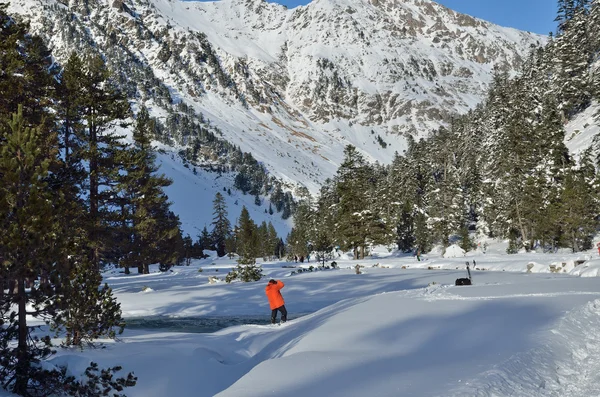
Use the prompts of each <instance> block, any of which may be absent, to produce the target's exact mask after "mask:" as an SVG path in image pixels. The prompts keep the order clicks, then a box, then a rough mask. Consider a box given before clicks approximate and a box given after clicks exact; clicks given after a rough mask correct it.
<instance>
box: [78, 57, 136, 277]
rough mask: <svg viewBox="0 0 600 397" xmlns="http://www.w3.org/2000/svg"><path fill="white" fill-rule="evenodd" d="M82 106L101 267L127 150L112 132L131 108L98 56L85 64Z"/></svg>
mask: <svg viewBox="0 0 600 397" xmlns="http://www.w3.org/2000/svg"><path fill="white" fill-rule="evenodd" d="M84 65H85V68H84V70H85V72H84V73H83V76H82V78H83V81H82V82H81V83H80V84H79V87H81V92H80V94H81V97H80V98H78V103H81V107H82V109H83V119H84V120H85V126H86V131H85V138H84V142H83V145H84V149H83V153H82V159H83V160H85V161H87V163H88V168H89V170H88V181H87V185H86V186H87V200H88V203H89V238H90V248H91V252H90V258H91V260H92V263H93V264H94V265H96V266H99V265H100V261H101V259H102V251H103V250H105V249H106V248H107V246H108V240H109V238H110V233H106V232H107V231H108V230H107V228H106V214H109V213H110V212H111V211H112V210H111V208H112V205H113V204H115V203H111V201H110V200H111V198H112V197H114V195H113V192H112V191H111V188H112V187H114V185H116V184H117V179H118V177H119V167H118V157H119V156H120V155H121V153H122V152H123V149H124V145H123V144H122V143H121V142H120V137H119V136H117V135H115V134H114V133H112V132H111V131H110V128H111V127H112V126H113V125H114V122H115V121H116V120H123V119H124V118H125V117H126V116H127V115H128V114H129V104H128V102H127V100H126V99H125V97H124V96H123V94H122V93H121V92H119V91H118V90H116V89H115V88H114V87H113V86H112V85H111V82H110V72H109V71H108V69H107V68H106V65H105V64H104V61H103V60H102V58H101V57H99V56H95V57H92V58H91V59H88V60H87V62H85V63H84Z"/></svg>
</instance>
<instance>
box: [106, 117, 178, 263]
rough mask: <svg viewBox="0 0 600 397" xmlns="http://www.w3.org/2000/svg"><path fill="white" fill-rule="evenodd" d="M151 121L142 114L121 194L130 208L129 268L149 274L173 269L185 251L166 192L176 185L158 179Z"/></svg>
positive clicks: (166, 179)
mask: <svg viewBox="0 0 600 397" xmlns="http://www.w3.org/2000/svg"><path fill="white" fill-rule="evenodd" d="M149 121H150V117H149V114H148V111H147V109H146V108H145V107H142V108H141V109H140V112H139V113H138V116H137V120H136V125H135V129H134V132H133V139H134V145H133V148H132V149H130V150H129V151H128V152H126V153H125V154H124V155H126V156H127V157H126V161H125V163H126V166H125V169H126V174H125V175H122V176H120V183H119V186H118V191H119V192H120V194H119V195H120V196H121V197H122V198H123V199H124V200H125V203H126V206H128V207H129V210H128V211H127V213H128V214H129V220H128V222H127V223H128V224H129V225H130V234H129V249H128V250H127V252H128V253H129V254H128V255H126V257H125V258H124V263H126V265H127V266H135V267H137V268H138V272H139V273H143V274H148V273H149V265H150V264H151V263H155V262H160V263H162V264H167V265H173V264H175V263H177V261H178V257H179V254H180V251H182V250H183V239H182V237H181V232H180V230H179V219H178V218H177V217H176V216H175V215H174V214H173V213H172V211H170V210H169V207H170V202H169V201H168V200H169V199H168V197H167V195H166V194H165V193H164V188H165V187H168V186H170V185H171V183H172V181H171V180H170V179H168V178H166V177H165V176H164V175H157V174H156V172H157V171H158V167H157V166H156V165H155V160H156V155H155V153H154V150H153V148H152V146H151V141H150V137H149V133H148V126H149Z"/></svg>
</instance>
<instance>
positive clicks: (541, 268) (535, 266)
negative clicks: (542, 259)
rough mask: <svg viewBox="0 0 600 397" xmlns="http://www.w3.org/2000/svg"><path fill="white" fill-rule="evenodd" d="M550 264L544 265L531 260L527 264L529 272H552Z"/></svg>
mask: <svg viewBox="0 0 600 397" xmlns="http://www.w3.org/2000/svg"><path fill="white" fill-rule="evenodd" d="M551 272H552V270H550V266H548V265H542V264H541V263H537V262H529V263H528V264H527V273H551Z"/></svg>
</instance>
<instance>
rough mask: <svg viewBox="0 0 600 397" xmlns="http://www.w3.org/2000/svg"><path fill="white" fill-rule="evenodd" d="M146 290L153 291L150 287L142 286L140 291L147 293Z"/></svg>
mask: <svg viewBox="0 0 600 397" xmlns="http://www.w3.org/2000/svg"><path fill="white" fill-rule="evenodd" d="M148 292H154V290H153V289H152V288H150V287H144V288H142V293H143V294H147V293H148Z"/></svg>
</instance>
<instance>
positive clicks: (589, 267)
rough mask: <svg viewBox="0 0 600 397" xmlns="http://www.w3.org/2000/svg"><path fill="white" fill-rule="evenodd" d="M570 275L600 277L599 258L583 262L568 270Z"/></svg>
mask: <svg viewBox="0 0 600 397" xmlns="http://www.w3.org/2000/svg"><path fill="white" fill-rule="evenodd" d="M569 274H570V275H572V276H579V277H600V259H595V260H591V261H588V262H585V263H583V264H581V265H579V266H576V267H575V268H574V269H573V270H571V271H570V272H569Z"/></svg>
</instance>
